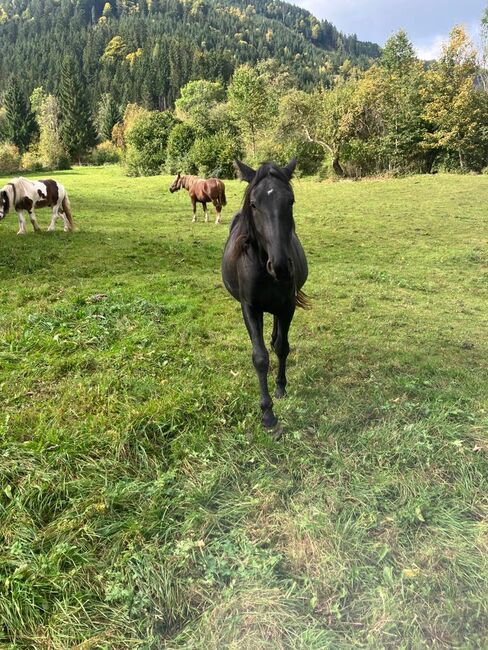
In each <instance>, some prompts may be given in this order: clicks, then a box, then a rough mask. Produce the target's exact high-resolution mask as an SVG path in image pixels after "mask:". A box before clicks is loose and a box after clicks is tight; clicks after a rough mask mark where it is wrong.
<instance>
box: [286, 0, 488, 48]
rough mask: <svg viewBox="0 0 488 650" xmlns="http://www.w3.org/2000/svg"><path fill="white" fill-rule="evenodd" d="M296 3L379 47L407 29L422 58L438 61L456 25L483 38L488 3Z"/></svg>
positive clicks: (340, 0)
mask: <svg viewBox="0 0 488 650" xmlns="http://www.w3.org/2000/svg"><path fill="white" fill-rule="evenodd" d="M294 4H297V5H299V6H301V7H304V8H305V9H308V10H309V11H310V12H311V13H313V14H314V15H315V16H316V17H317V18H325V19H326V20H328V21H330V22H331V23H332V24H333V25H335V26H336V27H337V28H338V29H339V30H340V31H341V32H344V33H346V34H357V36H358V38H359V39H360V40H362V41H373V42H374V43H378V44H379V45H384V43H385V41H386V40H387V38H388V37H389V36H391V35H392V34H393V33H395V32H396V31H398V30H399V29H402V28H403V29H405V30H406V31H407V34H408V36H409V38H410V40H411V41H412V42H413V44H414V46H415V48H416V50H417V53H418V55H419V57H420V58H422V59H434V58H437V56H439V54H440V52H441V47H442V44H443V42H445V41H446V40H447V38H448V36H449V32H450V31H451V29H452V28H453V27H454V25H459V24H462V25H464V26H465V27H466V28H467V30H468V31H469V33H470V34H471V36H472V37H473V38H474V39H475V40H477V39H478V38H479V25H480V22H481V17H482V16H483V13H484V11H485V9H486V7H487V6H488V0H303V1H300V0H298V1H297V0H295V1H294Z"/></svg>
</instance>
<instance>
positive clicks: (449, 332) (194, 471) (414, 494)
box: [0, 167, 488, 650]
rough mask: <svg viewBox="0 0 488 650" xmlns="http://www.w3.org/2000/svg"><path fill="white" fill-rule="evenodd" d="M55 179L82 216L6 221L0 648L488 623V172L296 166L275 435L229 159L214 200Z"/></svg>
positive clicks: (378, 633) (349, 641) (347, 637)
mask: <svg viewBox="0 0 488 650" xmlns="http://www.w3.org/2000/svg"><path fill="white" fill-rule="evenodd" d="M55 178H58V179H59V180H60V181H61V182H62V183H64V184H65V186H66V188H67V189H68V192H69V195H70V199H71V204H72V208H73V214H74V220H75V225H76V227H77V230H76V232H75V233H74V234H72V235H70V234H66V233H63V232H62V231H61V228H60V224H59V222H58V231H57V232H56V233H55V234H53V235H50V234H48V233H46V232H44V233H42V234H41V235H35V234H34V233H33V232H32V230H31V229H30V224H29V226H28V227H29V229H30V230H29V234H28V235H27V236H26V237H18V236H17V235H16V232H17V218H16V216H15V215H14V214H13V215H12V214H11V215H9V216H8V217H7V219H6V220H5V221H3V222H0V647H1V648H5V649H8V650H14V649H15V650H17V649H18V650H20V649H36V650H64V649H67V648H69V649H73V650H74V649H76V650H93V649H104V650H105V649H107V650H112V649H114V650H118V649H130V650H132V649H137V650H142V649H144V650H155V649H159V648H164V649H176V648H189V649H195V650H214V649H231V650H262V649H270V650H271V649H272V650H275V649H278V650H279V649H293V650H323V649H329V648H331V649H336V648H338V649H341V650H342V649H348V648H372V649H376V648H380V649H381V648H401V649H405V650H407V649H419V648H459V649H461V648H462V649H475V648H486V639H487V638H488V615H487V608H488V580H487V557H488V524H487V518H486V517H487V511H488V508H487V477H488V472H487V470H488V463H487V452H488V442H487V431H488V336H487V332H488V308H487V307H488V305H487V301H488V246H487V244H488V176H450V175H437V176H414V177H409V178H402V179H397V180H366V181H362V182H340V183H319V182H317V181H315V180H311V179H297V180H296V181H295V182H294V188H295V194H296V207H295V218H296V223H297V231H298V234H299V236H300V238H301V240H302V243H303V246H304V248H305V251H306V253H307V256H308V261H309V267H310V276H309V280H308V282H307V284H306V285H305V290H306V292H307V294H308V295H309V296H310V297H311V298H312V301H313V309H312V310H311V311H297V313H296V316H295V319H294V321H293V324H292V328H291V334H290V344H291V348H292V351H291V354H290V357H289V370H288V380H289V385H288V392H289V396H288V398H287V399H285V400H282V401H280V402H277V404H276V413H277V415H278V417H279V418H280V420H281V421H282V423H283V425H284V427H285V435H284V438H283V439H282V440H281V441H280V442H278V443H276V442H273V441H272V440H270V439H269V438H268V436H267V435H266V433H265V432H263V430H262V429H261V426H260V413H259V394H258V386H257V379H256V377H255V372H254V368H253V366H252V363H251V347H250V343H249V341H248V337H247V333H246V330H245V327H244V324H243V321H242V317H241V313H240V307H239V305H238V303H236V302H235V301H233V300H232V298H231V297H230V296H229V295H228V294H227V293H226V291H225V289H224V287H223V284H222V281H221V277H220V259H221V254H222V249H223V245H224V241H225V239H226V236H227V230H228V225H229V222H230V219H231V217H232V215H233V213H234V212H235V211H237V209H238V208H239V205H240V202H241V199H242V195H243V191H244V185H243V184H242V183H240V182H238V181H229V182H227V183H226V185H227V200H228V205H227V208H226V209H224V212H223V221H224V224H223V225H222V226H216V225H215V224H214V223H208V224H205V223H204V222H203V216H202V212H201V208H200V206H199V213H198V216H199V221H198V222H197V223H196V224H192V223H191V206H190V202H189V199H188V196H187V195H186V193H185V192H184V191H182V192H179V193H176V194H174V195H171V194H170V193H169V192H168V187H169V185H170V182H171V178H170V177H153V178H126V177H125V176H124V175H123V173H122V171H121V170H119V168H118V167H104V168H77V169H74V170H72V171H68V172H58V173H56V174H55ZM5 180H6V179H2V183H1V184H3V182H4V181H5ZM210 216H211V218H212V219H213V218H214V216H215V215H214V213H213V212H212V211H211V212H210ZM38 219H39V222H40V224H41V226H42V227H43V228H44V229H45V228H46V227H47V225H48V223H49V213H48V212H47V211H46V210H40V211H39V212H38ZM266 326H267V334H266V339H267V340H269V336H270V333H271V332H270V323H269V321H267V323H266ZM276 365H277V364H276V360H275V357H274V356H273V357H272V372H273V375H274V373H275V371H276Z"/></svg>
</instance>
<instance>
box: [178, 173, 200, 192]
mask: <svg viewBox="0 0 488 650" xmlns="http://www.w3.org/2000/svg"><path fill="white" fill-rule="evenodd" d="M197 180H198V178H197V177H196V176H182V177H181V181H182V183H181V185H182V186H183V187H184V188H185V190H188V191H190V190H191V188H192V186H193V185H194V183H195V181H197Z"/></svg>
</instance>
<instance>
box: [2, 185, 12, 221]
mask: <svg viewBox="0 0 488 650" xmlns="http://www.w3.org/2000/svg"><path fill="white" fill-rule="evenodd" d="M9 208H10V199H9V198H8V194H7V192H6V191H5V190H2V191H1V192H0V221H1V220H2V219H4V218H5V216H6V215H7V214H8V211H9Z"/></svg>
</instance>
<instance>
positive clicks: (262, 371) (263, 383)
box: [242, 303, 281, 437]
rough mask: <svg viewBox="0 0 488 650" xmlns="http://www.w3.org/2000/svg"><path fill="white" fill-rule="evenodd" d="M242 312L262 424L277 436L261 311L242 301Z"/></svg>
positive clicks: (278, 431)
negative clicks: (249, 343) (254, 371)
mask: <svg viewBox="0 0 488 650" xmlns="http://www.w3.org/2000/svg"><path fill="white" fill-rule="evenodd" d="M242 314H243V316H244V322H245V323H246V327H247V331H248V332H249V337H250V339H251V343H252V362H253V364H254V368H255V369H256V374H257V376H258V380H259V389H260V393H261V404H260V405H261V412H262V414H263V425H264V426H265V427H266V428H267V429H274V430H275V435H276V436H277V437H279V435H280V434H281V432H280V430H279V429H278V426H277V425H278V419H277V417H276V416H275V414H274V413H273V400H272V399H271V395H270V394H269V389H268V370H269V354H268V350H267V349H266V346H265V344H264V337H263V312H262V311H259V310H257V309H255V308H253V307H251V305H248V304H246V303H243V304H242Z"/></svg>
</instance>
